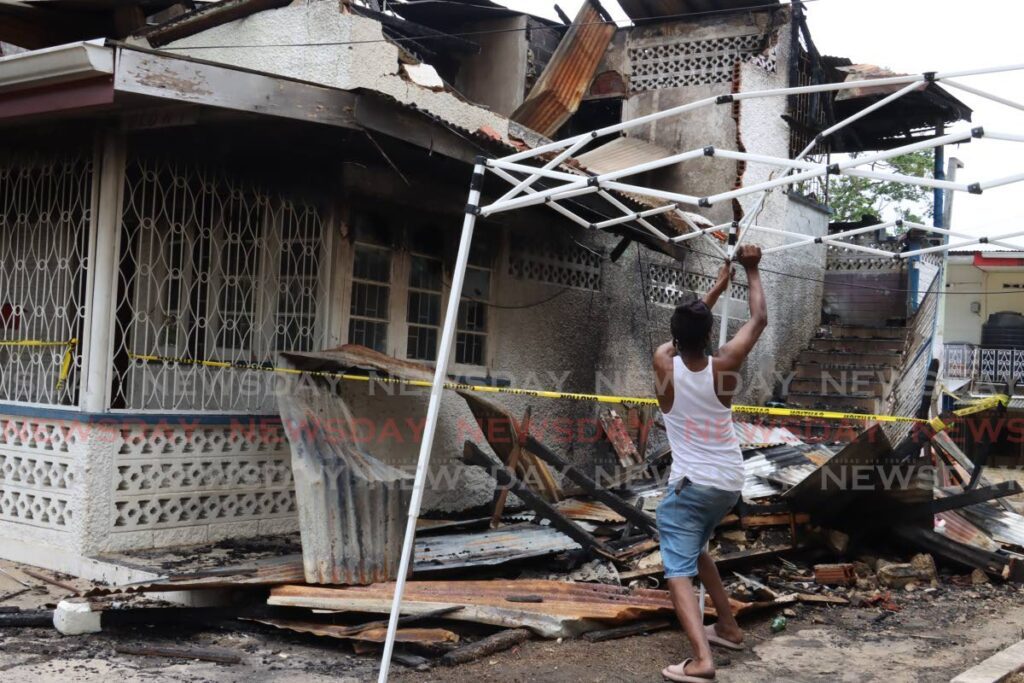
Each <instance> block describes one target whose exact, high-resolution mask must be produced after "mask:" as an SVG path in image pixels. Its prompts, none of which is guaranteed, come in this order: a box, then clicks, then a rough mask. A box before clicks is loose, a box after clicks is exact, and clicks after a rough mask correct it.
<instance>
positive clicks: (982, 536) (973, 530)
mask: <svg viewBox="0 0 1024 683" xmlns="http://www.w3.org/2000/svg"><path fill="white" fill-rule="evenodd" d="M935 517H936V520H937V521H936V524H935V532H936V533H939V534H942V535H943V536H945V537H947V538H951V539H953V540H954V541H959V542H960V543H963V544H965V545H973V546H974V547H976V548H981V549H982V550H987V551H988V552H990V553H994V552H997V551H998V550H999V544H998V543H996V542H995V541H993V540H992V537H991V536H989V535H988V534H987V533H985V532H984V531H982V530H981V529H979V528H978V527H977V526H976V525H974V524H972V523H971V522H970V521H968V520H967V519H966V518H965V517H964V516H963V514H962V512H961V511H960V510H947V511H945V512H940V513H939V514H937V515H935ZM940 522H941V524H940Z"/></svg>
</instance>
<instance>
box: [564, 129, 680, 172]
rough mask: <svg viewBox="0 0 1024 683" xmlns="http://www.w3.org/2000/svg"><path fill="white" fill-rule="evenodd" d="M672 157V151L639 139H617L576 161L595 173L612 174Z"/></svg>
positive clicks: (584, 154)
mask: <svg viewBox="0 0 1024 683" xmlns="http://www.w3.org/2000/svg"><path fill="white" fill-rule="evenodd" d="M668 156H672V151H671V150H668V149H665V148H664V147H659V146H658V145H655V144H653V143H650V142H647V141H646V140H641V139H639V138H615V139H614V140H612V141H611V142H606V143H605V144H603V145H601V146H600V147H595V148H594V149H592V150H590V151H589V152H584V153H583V154H580V155H578V156H577V157H576V161H578V162H579V164H580V165H581V166H582V167H583V168H584V169H586V170H588V171H591V172H593V173H597V174H601V173H611V172H612V171H621V170H622V169H624V168H629V167H630V166H636V165H638V164H646V163H648V162H650V161H658V160H659V159H664V158H665V157H668Z"/></svg>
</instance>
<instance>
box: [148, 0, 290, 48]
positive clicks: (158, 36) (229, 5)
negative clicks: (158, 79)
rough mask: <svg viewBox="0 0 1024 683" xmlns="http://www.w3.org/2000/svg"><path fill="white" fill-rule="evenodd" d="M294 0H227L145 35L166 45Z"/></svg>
mask: <svg viewBox="0 0 1024 683" xmlns="http://www.w3.org/2000/svg"><path fill="white" fill-rule="evenodd" d="M290 3H291V0H227V2H218V3H215V4H213V5H210V6H207V7H202V8H200V9H197V10H195V11H194V12H189V13H187V14H183V15H182V16H181V17H179V18H177V19H174V20H172V21H168V22H165V23H163V24H160V25H159V26H155V27H153V28H152V29H150V30H148V31H143V32H142V33H141V35H142V36H143V37H145V38H146V39H147V40H148V41H149V44H150V45H152V46H153V47H162V46H164V45H167V44H168V43H172V42H174V41H176V40H181V39H182V38H188V37H189V36H193V35H195V34H197V33H200V32H202V31H205V30H207V29H211V28H214V27H215V26H220V25H222V24H226V23H228V22H229V21H235V20H236V19H242V18H244V17H247V16H249V15H251V14H256V13H257V12H262V11H263V10H268V9H274V8H276V7H284V6H285V5H288V4H290Z"/></svg>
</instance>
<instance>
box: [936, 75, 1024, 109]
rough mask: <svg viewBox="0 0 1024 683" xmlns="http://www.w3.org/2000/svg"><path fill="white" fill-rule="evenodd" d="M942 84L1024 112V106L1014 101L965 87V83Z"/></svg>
mask: <svg viewBox="0 0 1024 683" xmlns="http://www.w3.org/2000/svg"><path fill="white" fill-rule="evenodd" d="M942 84H943V85H945V86H947V87H950V88H957V89H958V90H963V91H964V92H969V93H971V94H972V95H977V96H978V97H984V98H985V99H987V100H992V101H993V102H998V103H999V104H1005V105H1006V106H1007V107H1013V108H1014V109H1020V110H1024V104H1021V103H1019V102H1014V101H1013V100H1008V99H1006V98H1005V97H1000V96H999V95H993V94H992V93H989V92H985V91H984V90H981V89H979V88H974V87H971V86H969V85H964V84H963V83H959V82H957V81H950V80H946V81H944V82H943V83H942Z"/></svg>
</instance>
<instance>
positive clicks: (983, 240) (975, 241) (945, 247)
mask: <svg viewBox="0 0 1024 683" xmlns="http://www.w3.org/2000/svg"><path fill="white" fill-rule="evenodd" d="M1022 236H1024V230H1016V231H1014V232H1007V233H1003V234H1002V235H996V236H995V237H992V238H988V237H978V238H975V239H971V240H964V241H963V242H957V243H956V244H953V243H949V244H940V245H938V246H935V247H925V248H923V249H914V250H913V251H905V252H903V253H902V254H900V255H899V257H900V258H910V257H911V256H920V255H921V254H931V253H933V252H936V251H950V250H953V249H959V248H960V247H971V246H974V245H975V244H988V243H989V242H991V241H992V240H1009V239H1013V238H1015V237H1022Z"/></svg>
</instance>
